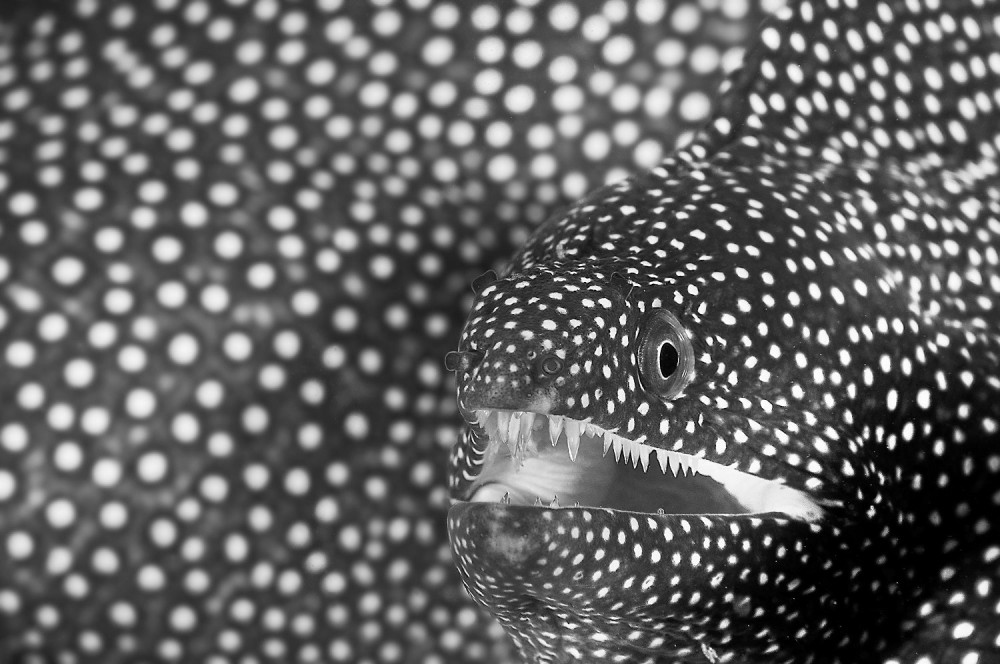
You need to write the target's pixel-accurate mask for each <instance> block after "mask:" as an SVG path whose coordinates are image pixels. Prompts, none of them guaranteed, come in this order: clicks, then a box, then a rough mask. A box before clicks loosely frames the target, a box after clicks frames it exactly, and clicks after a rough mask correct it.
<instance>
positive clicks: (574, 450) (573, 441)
mask: <svg viewBox="0 0 1000 664" xmlns="http://www.w3.org/2000/svg"><path fill="white" fill-rule="evenodd" d="M566 447H567V448H568V449H569V460H570V461H576V455H577V454H579V453H580V437H579V436H572V437H571V436H566Z"/></svg>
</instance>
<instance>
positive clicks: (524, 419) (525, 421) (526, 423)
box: [521, 413, 535, 440]
mask: <svg viewBox="0 0 1000 664" xmlns="http://www.w3.org/2000/svg"><path fill="white" fill-rule="evenodd" d="M534 426H535V414H534V413H521V439H522V440H528V439H529V438H531V429H532V428H534Z"/></svg>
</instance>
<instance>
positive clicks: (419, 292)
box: [0, 0, 778, 664]
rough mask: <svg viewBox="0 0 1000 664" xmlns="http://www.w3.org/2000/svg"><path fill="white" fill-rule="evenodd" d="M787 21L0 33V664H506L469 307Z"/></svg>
mask: <svg viewBox="0 0 1000 664" xmlns="http://www.w3.org/2000/svg"><path fill="white" fill-rule="evenodd" d="M776 4H778V3H777V2H767V1H764V2H763V3H762V6H761V5H760V4H759V3H752V2H746V1H741V0H671V1H669V2H668V1H666V0H638V1H636V2H625V1H623V0H608V1H606V2H587V1H583V0H581V1H579V2H566V1H559V2H535V1H532V0H523V1H521V2H499V3H497V2H482V1H478V2H464V1H463V2H458V1H455V2H438V1H431V0H396V1H391V0H385V1H381V2H376V1H375V0H372V1H371V2H362V1H354V0H309V1H302V2H295V1H292V0H286V1H279V0H148V1H145V0H144V1H143V2H128V1H120V2H117V1H113V0H65V1H64V2H31V3H28V2H24V3H12V2H9V1H7V2H5V3H4V6H3V8H2V9H0V662H3V663H8V662H9V663H16V664H30V663H45V664H48V663H59V664H70V663H76V662H81V663H82V662H101V663H108V664H111V663H115V662H135V663H139V662H205V663H207V664H228V663H232V664H236V663H240V664H250V663H255V662H422V663H427V664H431V663H434V662H441V663H452V662H505V661H509V659H510V657H511V651H510V649H509V645H508V643H507V641H506V639H505V637H504V636H503V633H502V631H501V630H499V628H498V627H497V626H496V625H495V624H494V623H492V622H491V621H490V620H489V619H488V617H487V616H486V615H485V614H482V613H480V612H479V610H478V609H477V608H475V606H474V605H473V604H472V603H471V600H469V599H468V598H467V596H466V595H465V592H464V590H463V589H462V588H461V585H460V583H459V581H458V576H457V574H456V572H455V570H454V569H453V565H452V562H451V554H450V551H449V547H448V543H447V535H446V532H445V519H444V516H445V513H446V510H447V507H448V496H447V492H446V489H445V467H446V459H447V454H448V448H449V447H450V446H451V445H452V443H453V442H454V440H455V438H456V433H457V424H458V418H457V415H456V410H455V405H454V385H453V381H452V379H451V376H450V375H449V374H447V373H446V372H445V371H444V367H443V364H442V357H443V355H444V354H445V352H447V351H448V350H450V349H452V348H453V347H454V345H455V343H456V340H457V336H458V331H459V329H460V327H461V324H462V321H463V318H464V312H465V307H466V306H467V305H468V303H469V299H470V295H471V293H470V291H469V288H468V284H469V282H470V281H471V280H472V279H473V278H474V277H475V276H476V275H478V274H480V273H482V272H483V271H484V270H486V269H488V268H490V267H491V266H496V265H499V264H502V262H503V260H504V258H505V257H506V256H508V255H510V254H511V253H512V251H513V250H514V249H515V248H516V247H518V246H519V245H520V244H521V243H523V242H524V240H525V238H526V237H527V236H528V234H529V233H530V232H531V230H532V228H534V227H535V226H536V225H537V224H538V223H540V222H541V221H542V220H543V219H545V218H546V217H547V216H548V215H550V214H552V213H553V212H555V211H557V210H559V209H560V207H561V206H564V205H566V204H568V203H569V202H571V201H572V200H574V199H576V198H577V197H579V196H581V195H582V194H584V193H585V192H586V191H588V190H589V189H591V188H593V187H595V186H597V185H600V184H602V183H604V182H607V181H610V180H614V179H618V178H620V177H622V176H624V175H625V174H627V173H629V172H632V171H634V170H638V169H640V168H645V167H649V166H651V165H653V164H655V163H656V162H657V161H658V160H659V159H660V158H661V157H662V156H663V155H664V154H665V153H667V152H668V151H670V150H671V149H672V148H673V147H674V146H675V144H676V143H677V142H678V140H684V138H685V137H686V136H688V135H690V133H691V132H692V131H693V130H694V129H695V128H697V127H698V126H700V125H701V124H702V123H703V122H704V121H705V120H706V119H707V117H708V114H709V113H710V106H711V102H712V99H713V98H714V95H715V92H716V90H717V88H718V85H719V82H720V80H721V77H722V74H723V72H724V71H725V70H730V69H732V68H733V67H735V66H736V65H737V64H738V63H739V61H740V57H741V47H742V45H743V44H744V43H745V41H746V39H747V38H748V36H749V34H750V32H751V31H752V29H753V27H754V26H755V25H756V24H757V23H758V22H759V20H760V18H761V16H762V13H763V12H766V11H771V10H773V9H774V8H775V7H774V6H775V5H776Z"/></svg>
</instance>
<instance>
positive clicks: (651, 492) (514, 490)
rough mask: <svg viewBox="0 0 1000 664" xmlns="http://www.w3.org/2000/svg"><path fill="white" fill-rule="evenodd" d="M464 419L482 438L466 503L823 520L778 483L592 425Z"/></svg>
mask: <svg viewBox="0 0 1000 664" xmlns="http://www.w3.org/2000/svg"><path fill="white" fill-rule="evenodd" d="M470 414H471V415H472V416H473V417H472V418H470V419H473V420H474V422H475V425H476V426H478V427H479V428H480V429H481V430H482V431H483V432H484V433H485V434H486V436H487V437H488V445H487V448H486V451H485V454H484V456H483V458H482V466H481V468H480V472H479V474H478V476H477V477H476V478H475V480H474V481H473V482H472V484H471V487H470V488H469V490H468V492H467V493H466V496H465V497H466V499H467V500H469V501H471V502H503V503H506V504H515V505H518V504H520V505H541V506H549V507H560V506H561V507H571V506H590V507H606V508H611V509H618V510H627V511H635V512H645V513H650V514H654V513H658V514H667V513H669V514H686V513H699V514H760V513H780V514H784V515H786V516H788V517H789V518H792V519H796V520H800V521H806V522H815V521H818V520H820V519H821V518H822V516H823V509H822V508H821V507H820V506H819V505H818V504H817V503H816V501H815V500H814V499H813V498H812V497H811V496H810V495H809V494H807V493H805V492H803V491H800V490H798V489H795V488H793V487H790V486H787V485H785V484H783V483H781V482H778V481H775V480H767V479H764V478H761V477H758V476H756V475H752V474H750V473H746V472H743V471H739V470H736V469H735V468H733V467H728V466H724V465H722V464H719V463H716V462H714V461H710V460H708V459H705V458H702V457H697V456H692V455H690V454H685V453H683V452H675V451H670V450H666V449H662V448H659V447H655V446H652V445H648V444H645V443H641V442H637V441H635V440H632V439H629V438H626V437H625V436H622V435H620V434H618V433H617V432H616V431H614V430H609V429H605V428H603V427H601V426H600V425H597V424H595V423H593V422H589V421H585V420H576V419H572V418H569V417H566V416H562V415H548V414H542V413H537V412H532V411H516V410H507V409H492V408H477V409H475V410H473V411H471V412H470ZM609 452H610V454H609Z"/></svg>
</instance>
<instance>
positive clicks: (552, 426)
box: [549, 415, 563, 447]
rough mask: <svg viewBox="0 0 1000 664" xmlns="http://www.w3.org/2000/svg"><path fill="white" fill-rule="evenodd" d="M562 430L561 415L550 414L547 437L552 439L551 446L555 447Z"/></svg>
mask: <svg viewBox="0 0 1000 664" xmlns="http://www.w3.org/2000/svg"><path fill="white" fill-rule="evenodd" d="M562 430H563V418H562V415H550V416H549V438H551V439H552V446H553V447H555V445H556V443H558V442H559V436H560V434H562Z"/></svg>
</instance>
